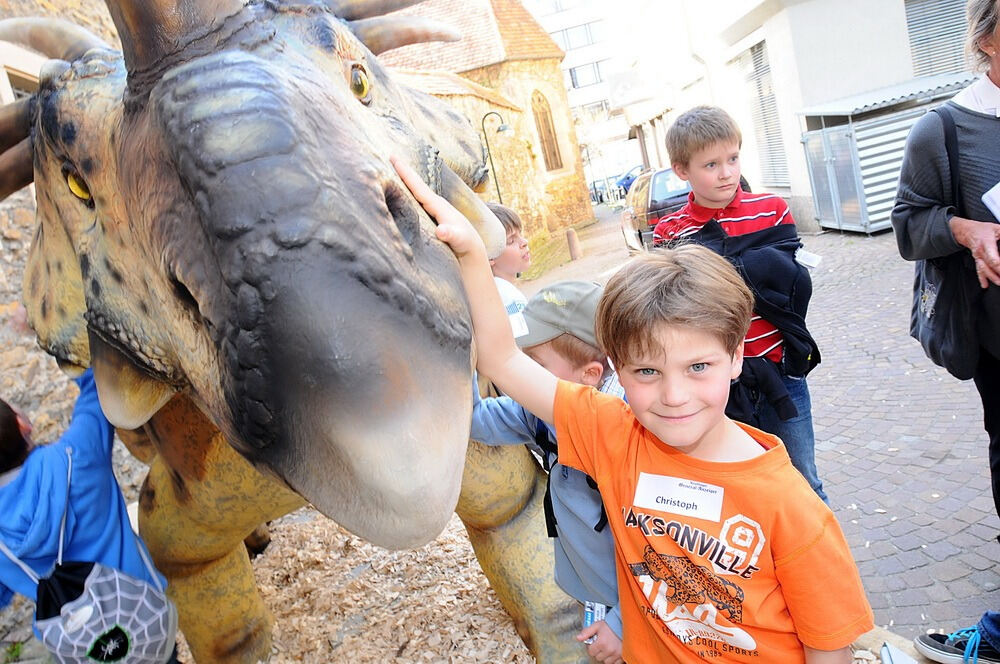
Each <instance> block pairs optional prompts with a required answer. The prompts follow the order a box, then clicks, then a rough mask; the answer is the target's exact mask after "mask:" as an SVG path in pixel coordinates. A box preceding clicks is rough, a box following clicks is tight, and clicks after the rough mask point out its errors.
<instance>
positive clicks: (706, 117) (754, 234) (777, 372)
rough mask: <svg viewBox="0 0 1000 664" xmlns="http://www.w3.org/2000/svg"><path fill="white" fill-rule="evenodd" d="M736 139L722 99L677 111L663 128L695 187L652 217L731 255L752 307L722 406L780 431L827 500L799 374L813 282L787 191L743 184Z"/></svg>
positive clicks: (683, 237)
mask: <svg viewBox="0 0 1000 664" xmlns="http://www.w3.org/2000/svg"><path fill="white" fill-rule="evenodd" d="M742 140H743V138H742V135H741V134H740V130H739V127H738V126H736V123H735V122H734V121H733V119H732V118H731V117H730V116H729V114H728V113H726V112H725V111H724V110H722V109H721V108H717V107H714V106H697V107H695V108H692V109H691V110H689V111H687V112H685V113H684V114H682V115H681V116H680V117H678V118H677V120H676V121H675V122H674V124H673V125H672V126H671V127H670V130H669V131H668V132H667V140H666V144H667V152H669V154H670V162H671V166H672V168H673V169H674V172H675V173H676V174H677V175H678V176H679V177H680V178H681V179H683V180H687V181H688V182H689V183H690V184H691V193H690V194H689V195H688V203H687V205H685V206H684V207H683V208H681V209H680V210H678V211H677V212H674V213H673V214H671V215H669V216H667V217H665V218H663V219H661V220H660V222H659V223H658V224H657V225H656V227H655V229H654V230H653V243H654V245H655V246H670V245H673V244H677V243H680V242H695V243H698V244H702V245H705V246H707V247H709V248H710V249H712V250H713V251H715V252H716V253H719V254H721V255H723V256H725V257H726V258H727V259H729V261H730V262H732V263H733V265H735V267H736V268H737V270H739V272H740V275H741V276H742V277H743V279H744V281H746V283H747V285H748V286H750V289H751V290H752V291H753V293H754V298H755V310H754V317H753V319H752V321H751V323H750V330H749V332H747V336H746V339H745V343H746V350H745V356H744V357H745V360H744V369H743V373H742V374H741V375H740V378H739V380H738V381H736V382H734V384H733V389H732V391H731V394H730V400H729V406H728V407H727V410H726V414H727V415H728V416H729V417H731V418H732V419H735V420H739V421H741V422H745V423H747V424H751V425H753V426H756V427H758V428H760V429H763V430H764V431H767V432H769V433H773V434H775V435H776V436H778V437H779V438H781V439H782V441H783V442H784V443H785V447H786V448H787V449H788V455H789V456H790V457H791V459H792V463H793V464H794V465H795V467H796V468H798V470H799V472H801V473H802V475H803V476H804V477H805V478H806V480H807V481H808V482H809V486H811V487H812V489H813V490H814V491H815V492H816V493H817V495H819V497H820V498H822V499H823V500H824V501H825V500H827V497H826V493H825V492H824V491H823V483H822V482H821V481H820V479H819V476H818V474H817V472H816V455H815V449H814V448H815V434H814V433H813V424H812V406H811V403H810V400H809V388H808V387H807V385H806V380H805V376H806V374H807V373H809V371H810V370H811V369H812V368H813V367H814V366H816V364H818V363H819V360H820V355H819V349H818V348H817V346H816V342H815V341H814V340H813V338H812V336H811V335H810V334H809V331H808V330H807V329H806V324H805V317H806V309H807V307H808V305H809V298H810V296H811V295H812V282H811V280H810V278H809V273H808V271H807V270H806V269H805V267H803V266H802V265H800V264H799V263H797V262H796V260H795V253H796V252H797V251H798V249H799V248H800V247H801V246H802V245H801V243H800V242H799V238H798V233H797V232H796V230H795V220H794V219H792V215H791V212H790V211H789V210H788V205H787V204H786V203H785V201H784V200H783V199H782V198H780V197H779V196H776V195H774V194H753V193H748V192H744V191H743V190H742V189H741V188H740V145H741V143H742Z"/></svg>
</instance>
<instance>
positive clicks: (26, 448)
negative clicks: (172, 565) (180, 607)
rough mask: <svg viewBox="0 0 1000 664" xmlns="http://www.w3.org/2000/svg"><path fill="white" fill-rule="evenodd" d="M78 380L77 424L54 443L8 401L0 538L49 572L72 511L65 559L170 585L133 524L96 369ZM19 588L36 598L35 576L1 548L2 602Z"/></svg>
mask: <svg viewBox="0 0 1000 664" xmlns="http://www.w3.org/2000/svg"><path fill="white" fill-rule="evenodd" d="M75 382H76V384H77V385H78V386H79V387H80V395H79V396H78V397H77V400H76V405H75V407H74V408H73V417H72V420H71V422H70V425H69V429H68V430H67V431H66V433H64V434H63V435H62V436H61V437H60V438H59V440H57V441H56V442H54V443H52V444H51V445H36V444H35V443H34V441H33V440H32V439H31V423H30V421H29V420H28V418H27V417H26V416H24V415H23V414H22V413H19V412H17V411H15V410H14V409H13V408H11V407H10V405H8V404H7V403H6V402H5V401H3V400H0V514H2V515H3V518H2V519H0V542H2V543H3V544H4V545H6V548H7V549H9V550H10V551H11V552H12V553H13V554H14V555H15V556H16V557H17V558H18V559H19V560H20V561H22V562H23V563H25V564H27V565H28V566H29V567H30V568H31V569H32V570H34V572H35V573H36V574H37V575H38V576H42V577H44V576H46V575H47V574H48V573H49V572H50V571H51V570H52V568H53V566H54V564H55V562H56V558H57V555H58V551H59V546H60V542H59V539H60V530H61V528H60V526H61V521H62V518H63V514H64V513H65V515H66V524H65V536H64V541H63V542H62V548H63V559H64V560H67V561H91V562H98V563H101V564H103V565H105V566H107V567H112V568H116V569H119V570H121V571H123V572H125V573H126V574H128V575H130V576H132V577H134V578H136V579H139V580H142V581H145V582H147V583H150V584H153V585H156V584H157V583H158V584H159V585H160V586H161V587H165V586H166V580H165V579H164V578H163V577H162V576H159V575H157V576H158V578H157V580H156V581H154V580H153V577H152V572H151V571H150V570H149V569H148V567H147V565H146V564H145V563H144V562H143V558H142V556H143V555H145V556H146V557H147V559H148V556H149V553H148V552H147V551H146V550H145V545H144V544H143V543H142V540H140V539H139V536H138V535H136V534H135V533H134V532H133V531H132V528H131V526H130V524H129V518H128V513H127V511H126V506H125V499H124V497H123V496H122V493H121V489H120V488H119V487H118V482H117V480H116V479H115V476H114V473H113V472H112V466H111V447H112V443H113V442H114V434H115V432H114V428H113V427H112V426H111V423H110V422H108V420H107V418H106V417H105V416H104V413H103V412H102V411H101V405H100V402H99V401H98V397H97V387H96V385H95V384H94V375H93V371H92V370H90V369H88V370H87V371H86V372H85V373H84V374H83V375H81V376H80V377H79V378H77V379H76V381H75ZM70 457H72V477H71V480H70V481H69V486H68V487H67V481H68V474H67V471H68V470H69V464H70ZM67 489H68V490H67ZM140 550H141V552H140ZM15 592H16V593H19V594H21V595H24V596H25V597H27V598H28V599H31V600H32V601H36V584H35V582H34V581H33V580H32V579H31V578H30V577H29V576H28V575H27V574H26V573H25V571H24V570H22V569H21V568H20V567H19V566H18V565H17V564H16V563H15V562H14V561H12V560H11V559H10V558H9V557H8V556H6V555H0V608H3V607H5V606H7V604H9V603H10V601H11V599H12V598H13V595H14V593H15Z"/></svg>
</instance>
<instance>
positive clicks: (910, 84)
mask: <svg viewBox="0 0 1000 664" xmlns="http://www.w3.org/2000/svg"><path fill="white" fill-rule="evenodd" d="M975 78H976V75H975V74H970V73H969V72H962V73H959V74H935V75H934V76H921V77H919V78H914V79H910V80H909V81H904V82H903V83H897V84H896V85H890V86H888V87H885V88H879V89H878V90H869V91H868V92H862V93H861V94H856V95H852V96H850V97H844V98H843V99H835V100H834V101H828V102H825V103H822V104H816V105H815V106H809V107H807V108H804V109H802V110H800V111H799V115H813V116H819V115H825V116H830V115H859V114H861V113H870V112H871V111H877V110H879V109H881V108H888V107H890V106H896V105H898V104H904V103H906V102H909V101H915V100H917V99H925V98H926V99H928V100H930V99H935V98H938V97H944V96H946V95H948V94H949V93H951V92H957V91H958V90H961V89H962V88H964V87H966V86H967V85H968V84H969V83H971V82H972V81H974V80H975Z"/></svg>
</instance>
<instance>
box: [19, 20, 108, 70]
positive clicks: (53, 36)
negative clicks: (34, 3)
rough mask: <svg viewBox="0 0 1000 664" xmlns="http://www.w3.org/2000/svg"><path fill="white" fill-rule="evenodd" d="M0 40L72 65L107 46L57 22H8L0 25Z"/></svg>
mask: <svg viewBox="0 0 1000 664" xmlns="http://www.w3.org/2000/svg"><path fill="white" fill-rule="evenodd" d="M0 40H3V41H7V42H11V43H14V44H21V45H22V46H27V47H28V48H30V49H32V50H34V51H38V52H39V53H41V54H42V55H44V56H46V57H49V58H53V59H56V60H67V61H70V62H72V61H73V60H76V59H77V58H79V57H80V56H81V55H83V54H84V53H86V52H87V51H89V50H90V49H92V48H110V47H109V46H108V45H107V43H105V42H104V40H102V39H101V38H100V37H98V36H96V35H95V34H93V33H92V32H89V31H87V30H85V29H83V28H81V27H80V26H78V25H74V24H72V23H70V22H69V21H63V20H62V19H57V18H8V19H4V20H2V21H0Z"/></svg>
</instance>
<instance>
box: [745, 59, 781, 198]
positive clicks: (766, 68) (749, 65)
mask: <svg viewBox="0 0 1000 664" xmlns="http://www.w3.org/2000/svg"><path fill="white" fill-rule="evenodd" d="M738 62H739V66H740V68H741V69H742V70H743V74H744V76H745V77H746V82H747V93H748V95H749V101H750V114H751V116H752V117H753V125H754V133H755V134H756V136H757V150H758V152H759V154H760V166H761V174H762V177H763V180H764V182H763V184H764V185H766V186H776V187H787V186H789V184H790V181H789V178H788V158H787V156H786V155H785V143H784V140H782V137H781V122H780V121H779V119H778V103H777V101H776V100H775V96H774V87H773V85H772V82H771V64H770V62H769V61H768V59H767V44H766V43H765V42H760V43H758V44H755V45H753V46H751V47H750V48H749V49H748V50H746V51H744V52H743V54H742V55H741V56H740V57H739V59H738Z"/></svg>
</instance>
